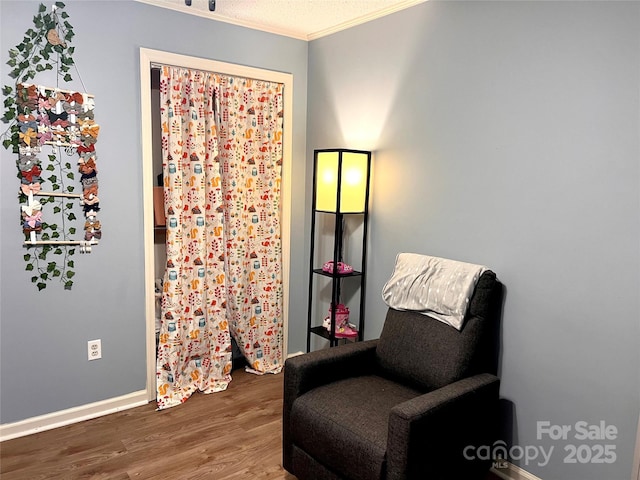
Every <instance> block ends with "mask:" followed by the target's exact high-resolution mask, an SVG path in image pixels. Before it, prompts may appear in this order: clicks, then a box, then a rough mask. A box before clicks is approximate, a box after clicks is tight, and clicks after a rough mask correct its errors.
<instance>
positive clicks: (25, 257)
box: [22, 253, 31, 262]
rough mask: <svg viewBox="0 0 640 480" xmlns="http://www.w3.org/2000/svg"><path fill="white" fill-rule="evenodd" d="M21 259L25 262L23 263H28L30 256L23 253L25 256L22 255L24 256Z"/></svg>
mask: <svg viewBox="0 0 640 480" xmlns="http://www.w3.org/2000/svg"><path fill="white" fill-rule="evenodd" d="M22 258H24V261H25V262H28V261H29V260H31V255H30V254H28V253H25V254H24V256H23V257H22Z"/></svg>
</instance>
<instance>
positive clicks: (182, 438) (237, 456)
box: [0, 370, 498, 480]
mask: <svg viewBox="0 0 640 480" xmlns="http://www.w3.org/2000/svg"><path fill="white" fill-rule="evenodd" d="M232 376H233V381H232V382H231V384H230V385H229V388H228V389H227V390H226V391H224V392H221V393H216V394H211V395H203V394H195V395H193V396H192V397H191V398H190V399H189V400H188V401H187V402H186V403H185V404H183V405H180V406H178V407H174V408H170V409H168V410H163V411H160V412H156V411H155V403H150V404H148V405H144V406H141V407H136V408H133V409H130V410H125V411H123V412H118V413H114V414H111V415H107V416H104V417H100V418H96V419H93V420H87V421H85V422H81V423H76V424H74V425H68V426H66V427H61V428H57V429H55V430H49V431H46V432H41V433H37V434H35V435H30V436H27V437H22V438H17V439H14V440H8V441H6V442H3V443H0V478H2V480H37V479H60V480H62V479H64V480H76V479H109V480H129V479H138V480H146V479H162V480H168V479H171V480H182V479H185V480H187V479H188V480H191V479H207V480H231V479H235V480H240V479H243V480H247V479H260V480H276V479H277V480H296V477H294V476H293V475H290V474H288V473H287V472H285V471H284V470H283V468H282V466H281V463H282V447H281V438H282V437H281V428H282V382H283V377H284V376H283V375H282V374H280V375H265V376H256V375H251V374H248V373H245V372H244V371H242V370H235V371H234V372H233V374H232ZM497 479H498V477H495V476H493V475H490V476H489V477H488V478H487V480H497ZM460 480H463V479H460Z"/></svg>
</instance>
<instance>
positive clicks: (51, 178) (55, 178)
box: [47, 175, 58, 183]
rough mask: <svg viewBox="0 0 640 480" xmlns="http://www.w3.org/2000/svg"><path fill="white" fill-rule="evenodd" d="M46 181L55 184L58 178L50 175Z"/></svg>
mask: <svg viewBox="0 0 640 480" xmlns="http://www.w3.org/2000/svg"><path fill="white" fill-rule="evenodd" d="M47 180H49V181H50V182H51V183H56V182H57V181H58V177H56V176H55V175H51V176H50V177H49V178H47Z"/></svg>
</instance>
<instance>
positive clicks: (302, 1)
mask: <svg viewBox="0 0 640 480" xmlns="http://www.w3.org/2000/svg"><path fill="white" fill-rule="evenodd" d="M138 1H140V2H143V3H148V4H150V5H156V6H159V7H164V8H169V9H172V10H177V11H180V12H184V13H188V14H191V15H198V16H201V17H205V18H210V19H212V20H219V21H222V22H227V23H233V24H235V25H241V26H244V27H249V28H255V29H258V30H263V31H266V32H271V33H277V34H279V35H286V36H288V37H293V38H299V39H302V40H313V39H316V38H320V37H323V36H325V35H329V34H331V33H334V32H337V31H339V30H344V29H345V28H349V27H352V26H354V25H358V24H361V23H364V22H368V21H370V20H374V19H376V18H379V17H383V16H385V15H389V14H390V13H394V12H397V11H398V10H403V9H405V8H408V7H412V6H414V5H417V4H419V3H422V2H425V1H426V0H215V11H213V12H212V11H209V0H191V6H187V5H186V3H185V0H138Z"/></svg>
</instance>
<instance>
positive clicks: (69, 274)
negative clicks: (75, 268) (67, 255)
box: [66, 270, 76, 278]
mask: <svg viewBox="0 0 640 480" xmlns="http://www.w3.org/2000/svg"><path fill="white" fill-rule="evenodd" d="M75 274H76V273H75V272H72V271H71V270H67V274H66V275H67V278H72V277H73V276H74V275H75Z"/></svg>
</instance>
